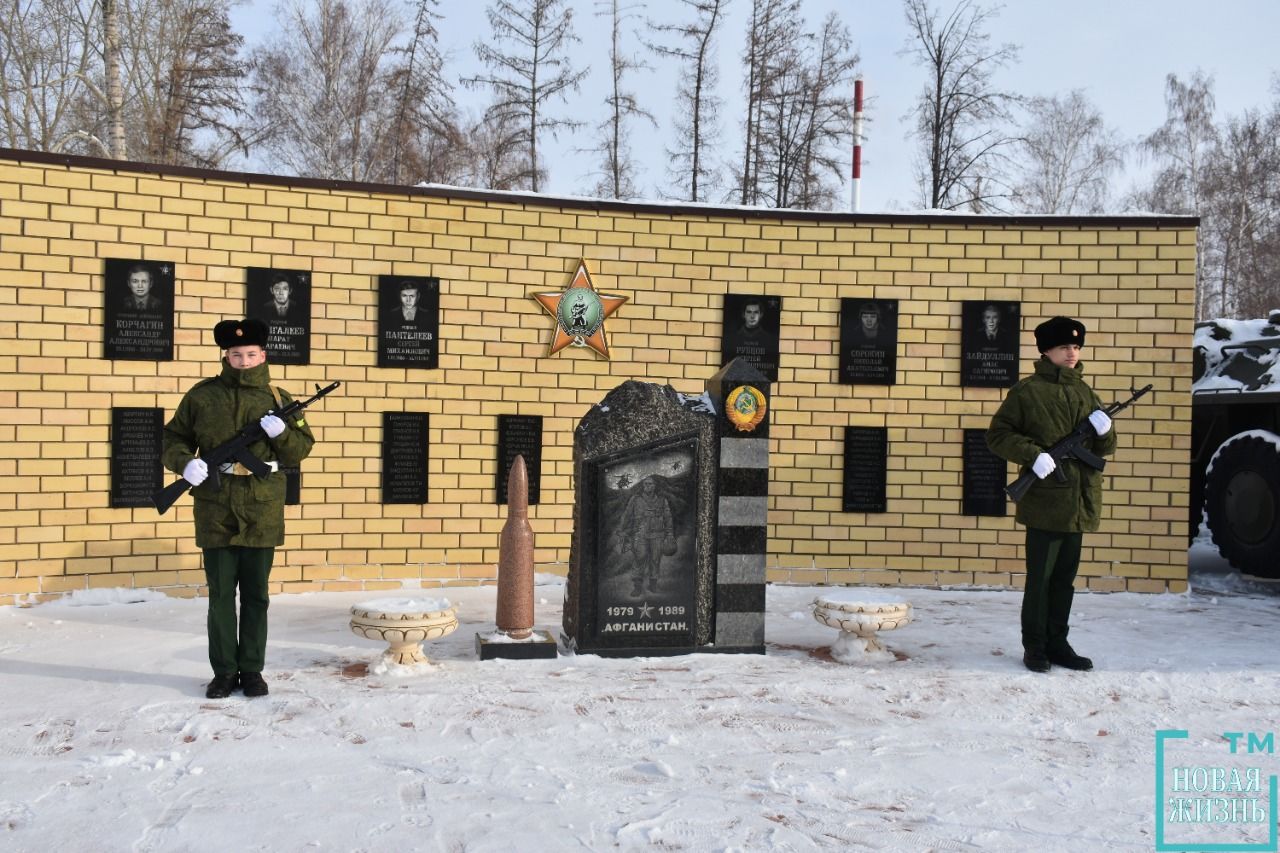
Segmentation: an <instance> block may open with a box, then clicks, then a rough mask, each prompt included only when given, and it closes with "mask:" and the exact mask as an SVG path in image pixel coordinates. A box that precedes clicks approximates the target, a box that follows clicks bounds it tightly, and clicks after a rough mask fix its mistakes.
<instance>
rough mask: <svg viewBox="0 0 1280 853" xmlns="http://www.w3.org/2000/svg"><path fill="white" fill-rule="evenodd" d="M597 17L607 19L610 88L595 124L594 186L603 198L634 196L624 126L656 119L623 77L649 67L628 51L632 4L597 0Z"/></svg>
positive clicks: (653, 122)
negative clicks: (626, 41)
mask: <svg viewBox="0 0 1280 853" xmlns="http://www.w3.org/2000/svg"><path fill="white" fill-rule="evenodd" d="M596 7H597V10H598V11H597V12H596V14H597V15H598V16H600V17H607V18H608V19H609V70H610V72H611V84H612V85H611V88H610V90H609V94H608V96H607V97H606V98H605V106H606V107H607V108H608V115H607V117H606V118H605V120H604V121H602V122H601V123H600V124H599V125H597V126H596V132H597V134H598V140H599V144H598V145H597V146H596V147H595V148H594V149H592V150H593V151H595V152H596V153H597V154H599V155H600V159H601V161H602V162H601V168H600V180H599V181H598V182H597V183H596V185H595V192H596V194H597V195H600V196H603V197H606V198H634V197H635V196H636V194H637V191H636V184H635V177H636V163H635V159H634V158H633V157H632V155H631V146H630V145H629V144H628V142H627V139H628V135H627V126H628V124H629V123H630V122H631V120H632V119H643V120H645V121H646V122H648V123H649V124H650V125H652V126H653V127H654V128H656V127H657V126H658V122H657V119H655V118H654V117H653V115H652V114H651V113H650V112H649V111H648V110H646V109H644V108H643V107H642V106H640V102H639V100H637V98H636V96H635V93H634V92H632V91H630V90H628V89H627V88H626V84H625V83H624V80H625V79H626V77H627V75H628V74H629V73H630V72H632V71H636V70H639V69H643V68H648V67H649V66H648V65H647V64H646V63H644V62H643V61H641V60H639V59H637V58H636V57H635V56H634V55H632V54H630V53H628V52H627V50H626V47H625V46H624V44H623V39H624V37H625V35H626V34H627V33H626V32H625V30H626V24H627V22H628V21H629V20H631V19H633V18H635V17H636V15H635V9H636V8H638V6H637V5H635V4H629V5H623V4H622V3H621V2H619V0H597V2H596Z"/></svg>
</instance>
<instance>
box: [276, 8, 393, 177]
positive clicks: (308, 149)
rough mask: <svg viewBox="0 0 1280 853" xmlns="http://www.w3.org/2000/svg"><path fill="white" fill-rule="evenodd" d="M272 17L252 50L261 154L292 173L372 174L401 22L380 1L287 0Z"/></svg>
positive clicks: (382, 147)
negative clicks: (274, 26)
mask: <svg viewBox="0 0 1280 853" xmlns="http://www.w3.org/2000/svg"><path fill="white" fill-rule="evenodd" d="M312 10H314V11H312ZM277 14H278V19H277V23H278V30H277V32H276V34H275V36H274V38H272V39H270V40H269V41H267V42H266V43H265V44H263V45H262V46H260V47H258V48H257V49H256V50H255V51H254V53H253V90H254V96H255V102H254V113H255V117H256V120H257V123H258V127H259V128H260V129H261V130H262V132H263V134H264V139H263V148H264V149H265V151H266V159H267V160H268V162H269V163H270V164H271V165H272V167H273V168H277V169H283V170H284V171H286V172H287V173H292V174H296V175H308V176H312V177H321V178H335V179H345V180H353V181H365V180H370V179H372V176H373V175H375V174H377V173H378V171H379V168H380V167H379V158H380V157H381V156H382V155H383V154H384V153H385V152H386V151H387V149H388V147H389V146H388V145H387V138H388V135H389V134H390V133H391V131H392V129H393V125H394V119H393V116H394V99H393V97H392V92H393V91H394V89H393V87H392V86H391V83H390V80H389V73H388V67H389V64H390V56H391V47H392V43H393V41H394V40H395V38H396V37H397V36H398V35H400V34H401V33H402V31H403V24H402V22H401V19H400V18H399V17H398V15H397V14H396V12H395V11H394V9H393V8H392V7H391V5H390V4H389V2H387V0H358V2H357V3H356V4H349V3H347V2H346V0H316V2H314V3H310V2H304V0H289V2H288V3H286V4H285V5H282V6H281V7H279V9H278V13H277Z"/></svg>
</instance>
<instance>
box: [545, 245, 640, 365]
mask: <svg viewBox="0 0 1280 853" xmlns="http://www.w3.org/2000/svg"><path fill="white" fill-rule="evenodd" d="M533 298H534V299H536V300H538V304H539V305H541V306H542V307H543V308H545V309H547V313H549V314H550V315H551V316H552V317H555V318H556V336H555V340H553V341H552V342H551V348H550V349H548V350H547V355H555V354H556V353H558V352H560V350H562V349H564V348H565V347H567V346H569V345H570V344H572V345H573V346H576V347H591V349H593V350H595V351H596V352H598V353H600V354H601V355H602V356H604V357H605V358H608V357H609V342H608V340H607V339H606V338H605V334H604V321H605V320H607V319H608V318H609V317H610V316H611V315H612V314H613V313H614V312H615V311H617V310H618V309H619V308H621V307H622V303H624V302H626V301H627V297H625V296H613V295H610V294H605V293H597V292H596V288H595V285H593V284H592V283H591V274H590V273H588V272H587V262H586V260H585V259H582V260H579V261H578V271H577V272H575V273H574V274H573V281H571V282H570V283H569V286H568V287H567V288H565V290H564V292H563V293H535V294H533Z"/></svg>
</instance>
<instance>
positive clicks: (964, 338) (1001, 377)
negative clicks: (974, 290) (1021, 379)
mask: <svg viewBox="0 0 1280 853" xmlns="http://www.w3.org/2000/svg"><path fill="white" fill-rule="evenodd" d="M1021 312H1022V306H1021V305H1020V304H1019V303H1017V302H965V303H963V305H962V308H961V313H960V345H961V356H960V384H961V385H967V386H971V387H975V388H1009V387H1011V386H1013V385H1015V384H1016V383H1017V381H1018V331H1019V329H1020V328H1021V325H1022V319H1021Z"/></svg>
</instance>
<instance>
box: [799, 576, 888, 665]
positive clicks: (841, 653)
mask: <svg viewBox="0 0 1280 853" xmlns="http://www.w3.org/2000/svg"><path fill="white" fill-rule="evenodd" d="M813 618H814V619H816V620H817V621H818V622H821V623H822V624H823V625H826V626H828V627H831V628H835V629H836V630H838V631H839V632H840V636H839V637H837V638H836V641H835V642H834V643H832V644H831V657H833V658H835V659H836V660H837V661H839V662H840V663H866V662H869V661H877V660H881V661H884V660H893V659H894V656H893V653H892V652H890V651H888V650H886V649H885V647H884V646H883V645H881V643H880V639H879V638H878V637H877V636H876V634H877V633H878V632H879V631H892V630H893V629H895V628H901V627H902V626H903V625H906V624H907V623H909V622H910V621H911V604H910V603H909V602H907V601H904V600H903V599H901V598H899V597H898V596H896V595H893V594H892V593H887V592H881V591H867V590H861V589H839V590H832V591H831V592H828V593H825V594H823V595H820V596H818V597H817V598H815V599H814V600H813Z"/></svg>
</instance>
